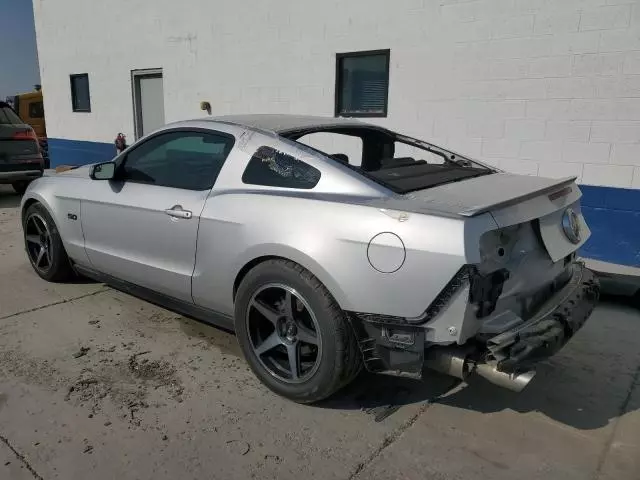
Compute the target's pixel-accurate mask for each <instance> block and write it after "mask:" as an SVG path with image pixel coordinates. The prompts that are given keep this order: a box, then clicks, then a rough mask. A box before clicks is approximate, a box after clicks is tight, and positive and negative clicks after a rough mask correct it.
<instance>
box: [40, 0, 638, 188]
mask: <svg viewBox="0 0 640 480" xmlns="http://www.w3.org/2000/svg"><path fill="white" fill-rule="evenodd" d="M34 8H35V16H36V32H37V40H38V49H39V60H40V67H41V77H42V83H43V90H44V94H45V109H46V111H47V129H48V133H49V135H50V136H51V137H53V138H70V139H79V140H95V141H107V142H111V141H112V140H113V138H114V137H115V135H116V134H117V133H118V132H120V131H123V132H125V133H126V134H127V135H128V137H129V138H133V112H132V105H131V103H132V102H131V79H130V72H131V70H132V69H141V68H156V67H161V68H162V69H163V73H164V89H165V114H166V120H167V121H173V120H178V119H183V118H189V117H200V116H203V114H204V112H202V111H201V110H200V109H199V102H200V101H202V100H207V101H209V102H211V105H212V107H213V113H214V114H226V113H243V112H267V113H269V112H290V113H307V114H319V115H333V108H334V89H335V54H336V53H339V52H349V51H356V50H373V49H382V48H390V49H391V74H390V90H389V115H388V117H387V118H383V119H374V120H372V121H374V122H376V123H380V124H382V125H386V126H390V127H394V128H398V129H401V130H403V131H405V132H406V133H409V134H412V135H416V136H421V137H424V138H426V139H431V140H432V141H434V142H436V143H443V144H444V145H445V146H449V147H451V148H452V149H454V150H459V151H461V152H464V153H467V154H470V155H475V156H478V157H479V158H481V159H484V160H486V161H488V162H490V163H492V164H495V165H498V166H500V167H501V168H504V169H506V170H509V171H513V172H517V173H523V174H529V175H545V176H553V177H558V176H567V175H576V176H577V177H578V178H579V179H580V180H581V181H582V182H584V183H587V184H595V185H611V186H619V187H628V188H631V187H632V188H640V0H404V1H403V2H396V3H394V4H391V3H390V2H388V0H352V1H351V2H341V1H339V0H325V1H323V2H317V1H312V0H299V1H297V2H284V1H282V0H281V1H274V2H255V1H249V0H236V1H235V2H210V1H208V0H192V1H191V2H190V3H189V6H188V8H186V7H185V5H184V4H183V3H180V2H175V1H173V0H156V1H155V2H153V6H152V7H151V6H150V3H149V2H141V1H137V2H129V1H127V0H112V1H110V2H86V0H59V1H57V2H51V1H45V0H34ZM70 18H73V19H74V21H73V22H70V21H69V19H70ZM85 72H86V73H89V78H90V88H91V106H92V112H91V113H73V112H72V111H71V104H70V91H69V74H73V73H85Z"/></svg>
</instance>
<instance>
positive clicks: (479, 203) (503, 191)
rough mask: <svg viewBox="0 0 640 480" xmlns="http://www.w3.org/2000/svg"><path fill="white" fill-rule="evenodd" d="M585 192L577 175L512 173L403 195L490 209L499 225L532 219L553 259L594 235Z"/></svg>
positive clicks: (450, 208)
mask: <svg viewBox="0 0 640 480" xmlns="http://www.w3.org/2000/svg"><path fill="white" fill-rule="evenodd" d="M581 196H582V193H581V192H580V189H579V188H578V185H576V183H575V177H568V178H563V179H551V178H544V177H533V176H525V175H512V174H508V173H495V174H491V175H483V176H480V177H475V178H470V179H467V180H463V181H459V182H454V183H448V184H446V185H441V186H438V187H434V188H429V189H426V190H419V191H416V192H412V193H408V194H406V195H404V197H405V198H406V199H407V200H410V201H411V203H412V204H415V206H416V207H418V205H420V206H422V207H427V208H429V209H430V210H432V211H437V212H441V213H443V214H447V215H457V216H462V217H476V216H480V215H482V214H490V215H491V216H492V217H493V219H494V220H495V223H496V224H497V226H498V227H499V228H500V229H504V228H507V227H510V226H513V225H519V224H524V223H528V222H532V226H533V227H534V229H535V230H536V231H537V232H538V233H539V236H540V240H541V241H542V243H543V244H544V247H545V249H546V250H547V252H548V253H549V256H550V257H551V259H552V260H553V261H554V262H555V261H558V260H560V259H561V258H564V257H566V256H567V255H569V254H571V253H573V252H575V251H576V250H578V249H579V248H580V247H581V246H582V245H583V244H584V243H585V242H586V241H587V239H588V238H589V236H590V235H591V232H590V230H589V227H588V226H587V224H586V223H585V221H584V217H583V216H582V213H581V210H580V197H581ZM407 206H408V205H407ZM415 211H417V210H415Z"/></svg>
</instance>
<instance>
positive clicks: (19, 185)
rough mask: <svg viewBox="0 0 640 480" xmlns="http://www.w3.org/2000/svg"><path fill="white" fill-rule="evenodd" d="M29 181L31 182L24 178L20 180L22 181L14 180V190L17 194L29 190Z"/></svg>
mask: <svg viewBox="0 0 640 480" xmlns="http://www.w3.org/2000/svg"><path fill="white" fill-rule="evenodd" d="M29 183H30V182H28V181H26V180H22V181H20V182H13V183H12V184H11V186H12V187H13V190H14V191H15V192H16V193H17V194H19V195H22V194H23V193H24V192H26V191H27V187H28V186H29Z"/></svg>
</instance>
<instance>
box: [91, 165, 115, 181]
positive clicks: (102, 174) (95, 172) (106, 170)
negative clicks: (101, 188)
mask: <svg viewBox="0 0 640 480" xmlns="http://www.w3.org/2000/svg"><path fill="white" fill-rule="evenodd" d="M115 174H116V164H115V163H114V162H105V163H98V164H97V165H94V166H93V167H91V173H90V175H89V176H90V177H91V178H92V179H93V180H113V177H114V176H115Z"/></svg>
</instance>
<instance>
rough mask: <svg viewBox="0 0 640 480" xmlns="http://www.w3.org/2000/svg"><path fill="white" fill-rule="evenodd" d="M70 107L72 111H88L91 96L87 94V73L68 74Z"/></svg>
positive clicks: (89, 109)
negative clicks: (69, 80)
mask: <svg viewBox="0 0 640 480" xmlns="http://www.w3.org/2000/svg"><path fill="white" fill-rule="evenodd" d="M69 78H70V79H71V108H72V109H73V111H74V112H90V111H91V96H90V95H89V74H88V73H80V74H77V75H70V76H69Z"/></svg>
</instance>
